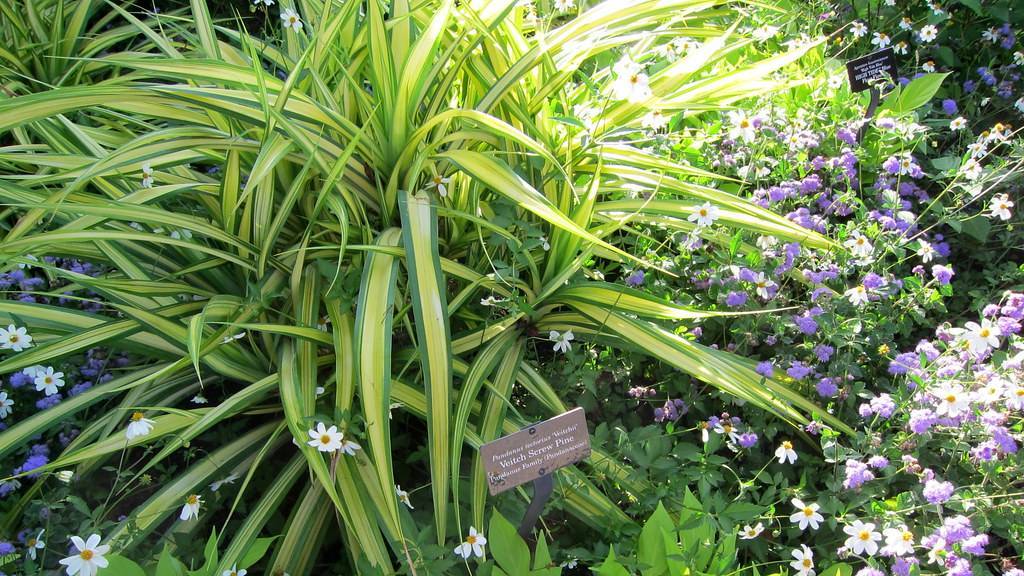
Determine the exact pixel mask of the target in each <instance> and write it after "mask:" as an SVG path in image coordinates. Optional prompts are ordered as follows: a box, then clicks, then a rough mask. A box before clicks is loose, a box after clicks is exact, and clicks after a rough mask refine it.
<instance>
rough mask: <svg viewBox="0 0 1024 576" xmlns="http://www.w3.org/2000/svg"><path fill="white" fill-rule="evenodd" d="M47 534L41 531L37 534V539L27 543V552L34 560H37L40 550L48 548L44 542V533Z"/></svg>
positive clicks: (30, 539) (29, 540)
mask: <svg viewBox="0 0 1024 576" xmlns="http://www.w3.org/2000/svg"><path fill="white" fill-rule="evenodd" d="M45 532H46V530H40V531H39V534H36V536H35V538H29V539H28V540H26V541H25V550H26V552H28V555H29V557H30V558H32V559H33V560H35V559H36V554H37V553H38V552H39V551H40V550H42V549H43V548H46V542H43V533H45Z"/></svg>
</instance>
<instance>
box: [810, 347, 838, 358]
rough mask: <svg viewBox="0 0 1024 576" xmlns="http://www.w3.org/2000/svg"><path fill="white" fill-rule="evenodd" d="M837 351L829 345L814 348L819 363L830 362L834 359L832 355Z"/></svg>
mask: <svg viewBox="0 0 1024 576" xmlns="http://www.w3.org/2000/svg"><path fill="white" fill-rule="evenodd" d="M835 351H836V349H835V348H833V347H831V346H829V345H828V344H818V345H817V346H815V347H814V355H815V356H817V357H818V361H819V362H828V361H829V360H831V359H832V354H833V353H834V352H835Z"/></svg>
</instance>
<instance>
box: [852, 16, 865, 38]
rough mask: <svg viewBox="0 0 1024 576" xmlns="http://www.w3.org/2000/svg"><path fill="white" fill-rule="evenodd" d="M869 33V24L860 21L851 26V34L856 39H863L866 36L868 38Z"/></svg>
mask: <svg viewBox="0 0 1024 576" xmlns="http://www.w3.org/2000/svg"><path fill="white" fill-rule="evenodd" d="M867 33H868V26H867V24H865V23H863V22H861V21H860V20H858V21H856V22H854V23H853V24H850V34H851V35H853V37H854V38H857V39H859V38H863V37H864V36H867Z"/></svg>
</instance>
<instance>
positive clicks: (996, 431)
mask: <svg viewBox="0 0 1024 576" xmlns="http://www.w3.org/2000/svg"><path fill="white" fill-rule="evenodd" d="M988 431H989V433H990V434H992V440H994V441H995V443H996V444H998V445H999V449H1000V450H1002V451H1003V452H1006V453H1007V454H1016V453H1017V442H1016V441H1015V440H1014V439H1013V435H1012V434H1010V431H1009V430H1007V429H1006V428H1003V427H1002V426H992V427H990V428H989V430H988Z"/></svg>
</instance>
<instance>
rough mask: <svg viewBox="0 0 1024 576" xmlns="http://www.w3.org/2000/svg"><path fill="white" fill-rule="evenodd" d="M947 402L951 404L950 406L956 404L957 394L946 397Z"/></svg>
mask: <svg viewBox="0 0 1024 576" xmlns="http://www.w3.org/2000/svg"><path fill="white" fill-rule="evenodd" d="M946 402H949V403H950V404H952V403H954V402H956V394H948V395H946Z"/></svg>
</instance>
